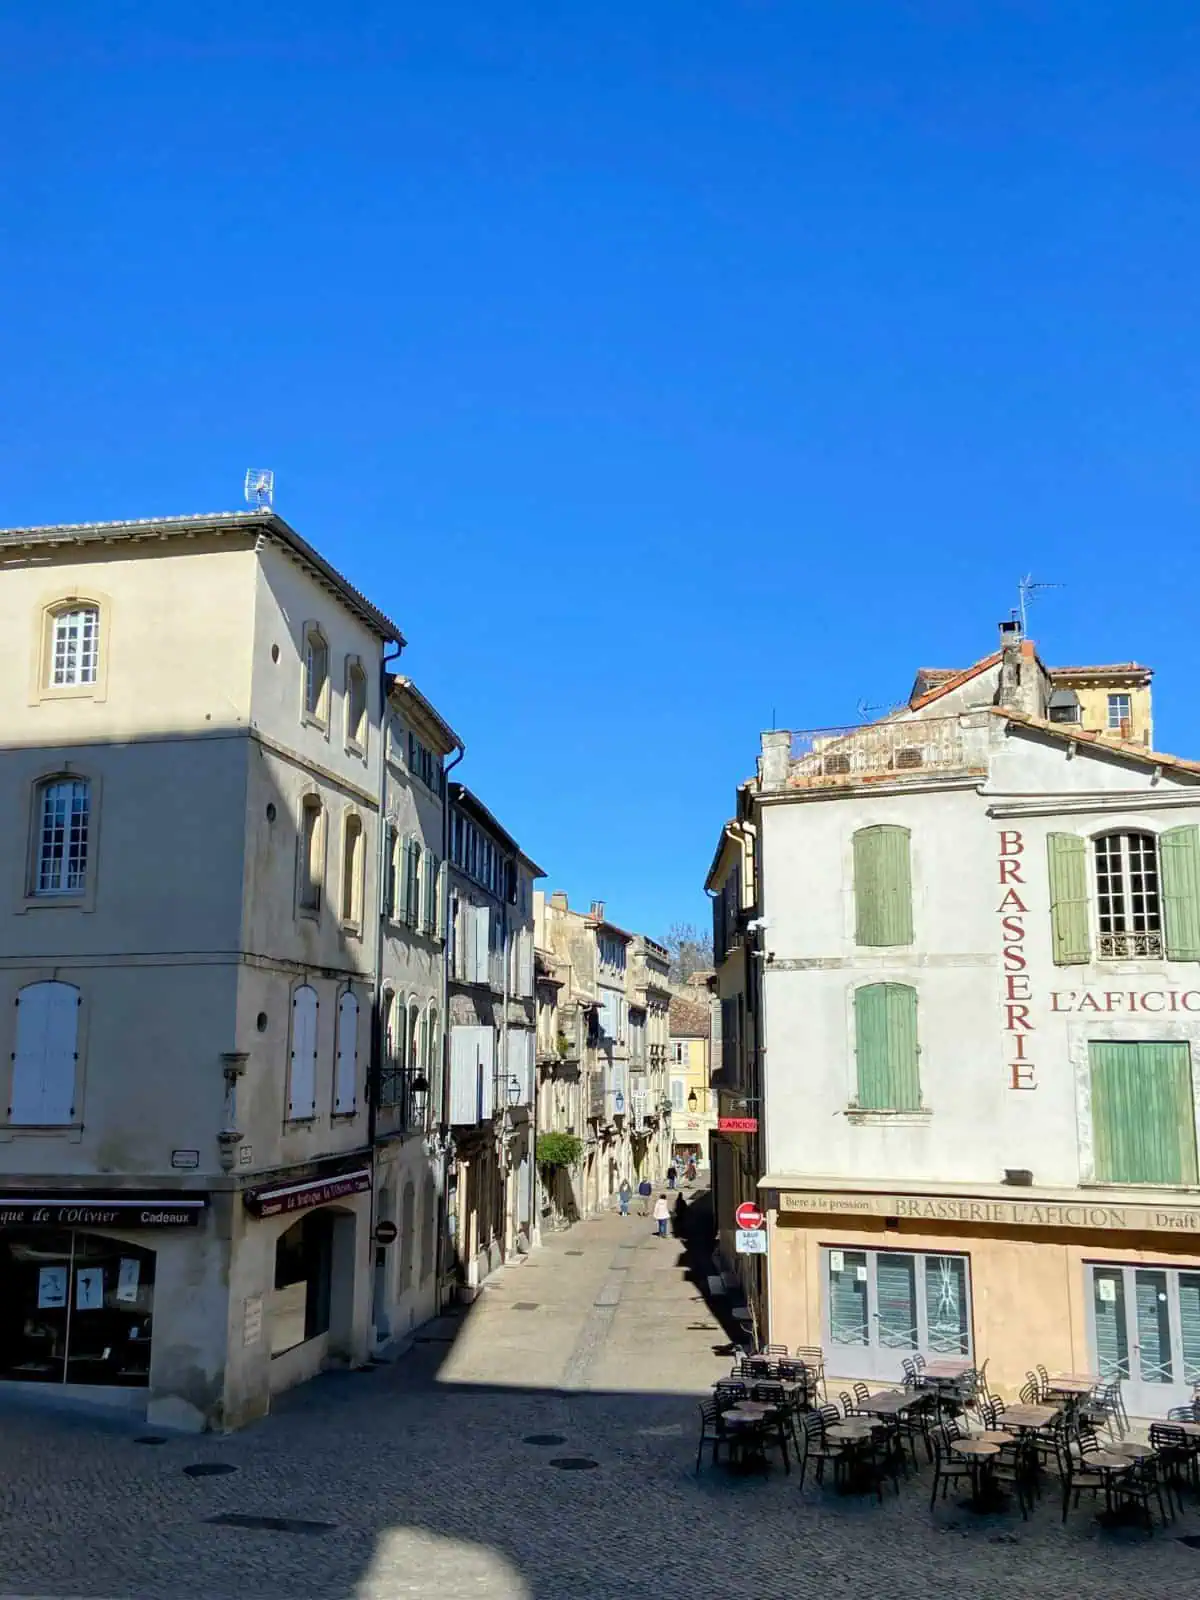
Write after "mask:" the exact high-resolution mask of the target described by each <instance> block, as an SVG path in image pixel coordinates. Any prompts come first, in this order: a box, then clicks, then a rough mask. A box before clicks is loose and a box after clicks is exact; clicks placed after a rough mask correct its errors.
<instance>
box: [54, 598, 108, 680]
mask: <svg viewBox="0 0 1200 1600" xmlns="http://www.w3.org/2000/svg"><path fill="white" fill-rule="evenodd" d="M99 665H100V609H99V607H98V606H72V607H71V609H70V610H69V611H57V612H55V614H54V631H53V633H52V635H51V650H50V683H51V686H52V687H53V688H55V689H68V688H80V687H83V686H84V685H86V684H89V683H95V681H96V675H97V671H98V669H99Z"/></svg>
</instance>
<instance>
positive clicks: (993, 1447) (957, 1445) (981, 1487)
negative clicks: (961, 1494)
mask: <svg viewBox="0 0 1200 1600" xmlns="http://www.w3.org/2000/svg"><path fill="white" fill-rule="evenodd" d="M950 1449H951V1451H952V1452H953V1453H954V1454H955V1455H956V1456H962V1457H963V1458H964V1459H965V1460H966V1463H967V1465H968V1466H969V1467H970V1469H971V1498H970V1500H969V1501H967V1502H966V1504H967V1505H968V1506H969V1507H970V1509H971V1510H972V1511H991V1510H992V1509H993V1508H994V1506H995V1504H996V1496H995V1494H989V1492H988V1491H989V1488H990V1489H994V1488H995V1484H994V1482H993V1480H992V1464H993V1462H994V1461H995V1458H996V1457H997V1456H998V1455H999V1454H1000V1446H999V1445H998V1444H993V1443H992V1441H991V1440H990V1439H980V1438H978V1437H975V1438H971V1439H955V1440H954V1441H953V1443H952V1444H951V1446H950Z"/></svg>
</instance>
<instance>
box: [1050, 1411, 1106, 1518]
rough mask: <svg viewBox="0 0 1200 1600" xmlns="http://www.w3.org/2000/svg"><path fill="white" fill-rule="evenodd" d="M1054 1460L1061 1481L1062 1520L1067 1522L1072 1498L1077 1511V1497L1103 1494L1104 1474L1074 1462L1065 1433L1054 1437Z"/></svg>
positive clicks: (1079, 1462)
mask: <svg viewBox="0 0 1200 1600" xmlns="http://www.w3.org/2000/svg"><path fill="white" fill-rule="evenodd" d="M1054 1443H1055V1452H1054V1453H1055V1458H1056V1460H1057V1463H1058V1475H1059V1477H1060V1478H1061V1480H1062V1519H1063V1521H1064V1522H1065V1521H1066V1520H1067V1512H1068V1511H1069V1510H1070V1508H1071V1500H1072V1498H1074V1501H1075V1509H1076V1511H1078V1510H1079V1497H1080V1495H1081V1494H1090V1495H1092V1496H1095V1495H1097V1494H1104V1493H1105V1492H1106V1490H1107V1484H1106V1483H1105V1481H1104V1474H1103V1473H1102V1472H1096V1471H1095V1470H1094V1469H1093V1470H1090V1471H1089V1469H1088V1468H1087V1467H1086V1466H1085V1465H1084V1464H1083V1462H1082V1461H1078V1462H1077V1461H1076V1460H1075V1458H1074V1457H1073V1456H1072V1454H1071V1447H1070V1444H1069V1443H1068V1440H1067V1437H1066V1434H1065V1433H1059V1434H1057V1435H1056V1436H1055V1441H1054Z"/></svg>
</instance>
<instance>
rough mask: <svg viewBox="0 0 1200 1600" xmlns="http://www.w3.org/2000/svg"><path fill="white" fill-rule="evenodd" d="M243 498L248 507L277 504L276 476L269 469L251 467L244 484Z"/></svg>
mask: <svg viewBox="0 0 1200 1600" xmlns="http://www.w3.org/2000/svg"><path fill="white" fill-rule="evenodd" d="M242 497H243V498H244V500H245V502H246V504H247V505H248V506H259V507H260V508H261V507H264V506H273V505H274V504H275V474H274V473H273V472H272V471H271V469H270V468H269V467H250V468H248V469H247V472H246V480H245V482H244V483H243V484H242Z"/></svg>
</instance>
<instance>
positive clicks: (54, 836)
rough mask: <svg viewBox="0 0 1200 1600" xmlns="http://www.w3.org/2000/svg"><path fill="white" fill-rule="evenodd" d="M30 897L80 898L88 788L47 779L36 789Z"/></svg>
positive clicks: (69, 780) (83, 879)
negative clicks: (66, 896)
mask: <svg viewBox="0 0 1200 1600" xmlns="http://www.w3.org/2000/svg"><path fill="white" fill-rule="evenodd" d="M36 803H37V811H36V825H35V837H36V855H35V860H34V870H33V892H34V894H44V895H61V894H82V893H83V891H84V889H85V888H86V887H87V861H88V825H89V823H90V820H91V808H92V797H91V785H90V784H89V783H88V781H87V779H86V778H67V777H63V778H48V779H47V780H46V781H45V782H44V783H41V784H39V785H38V788H37V802H36Z"/></svg>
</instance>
